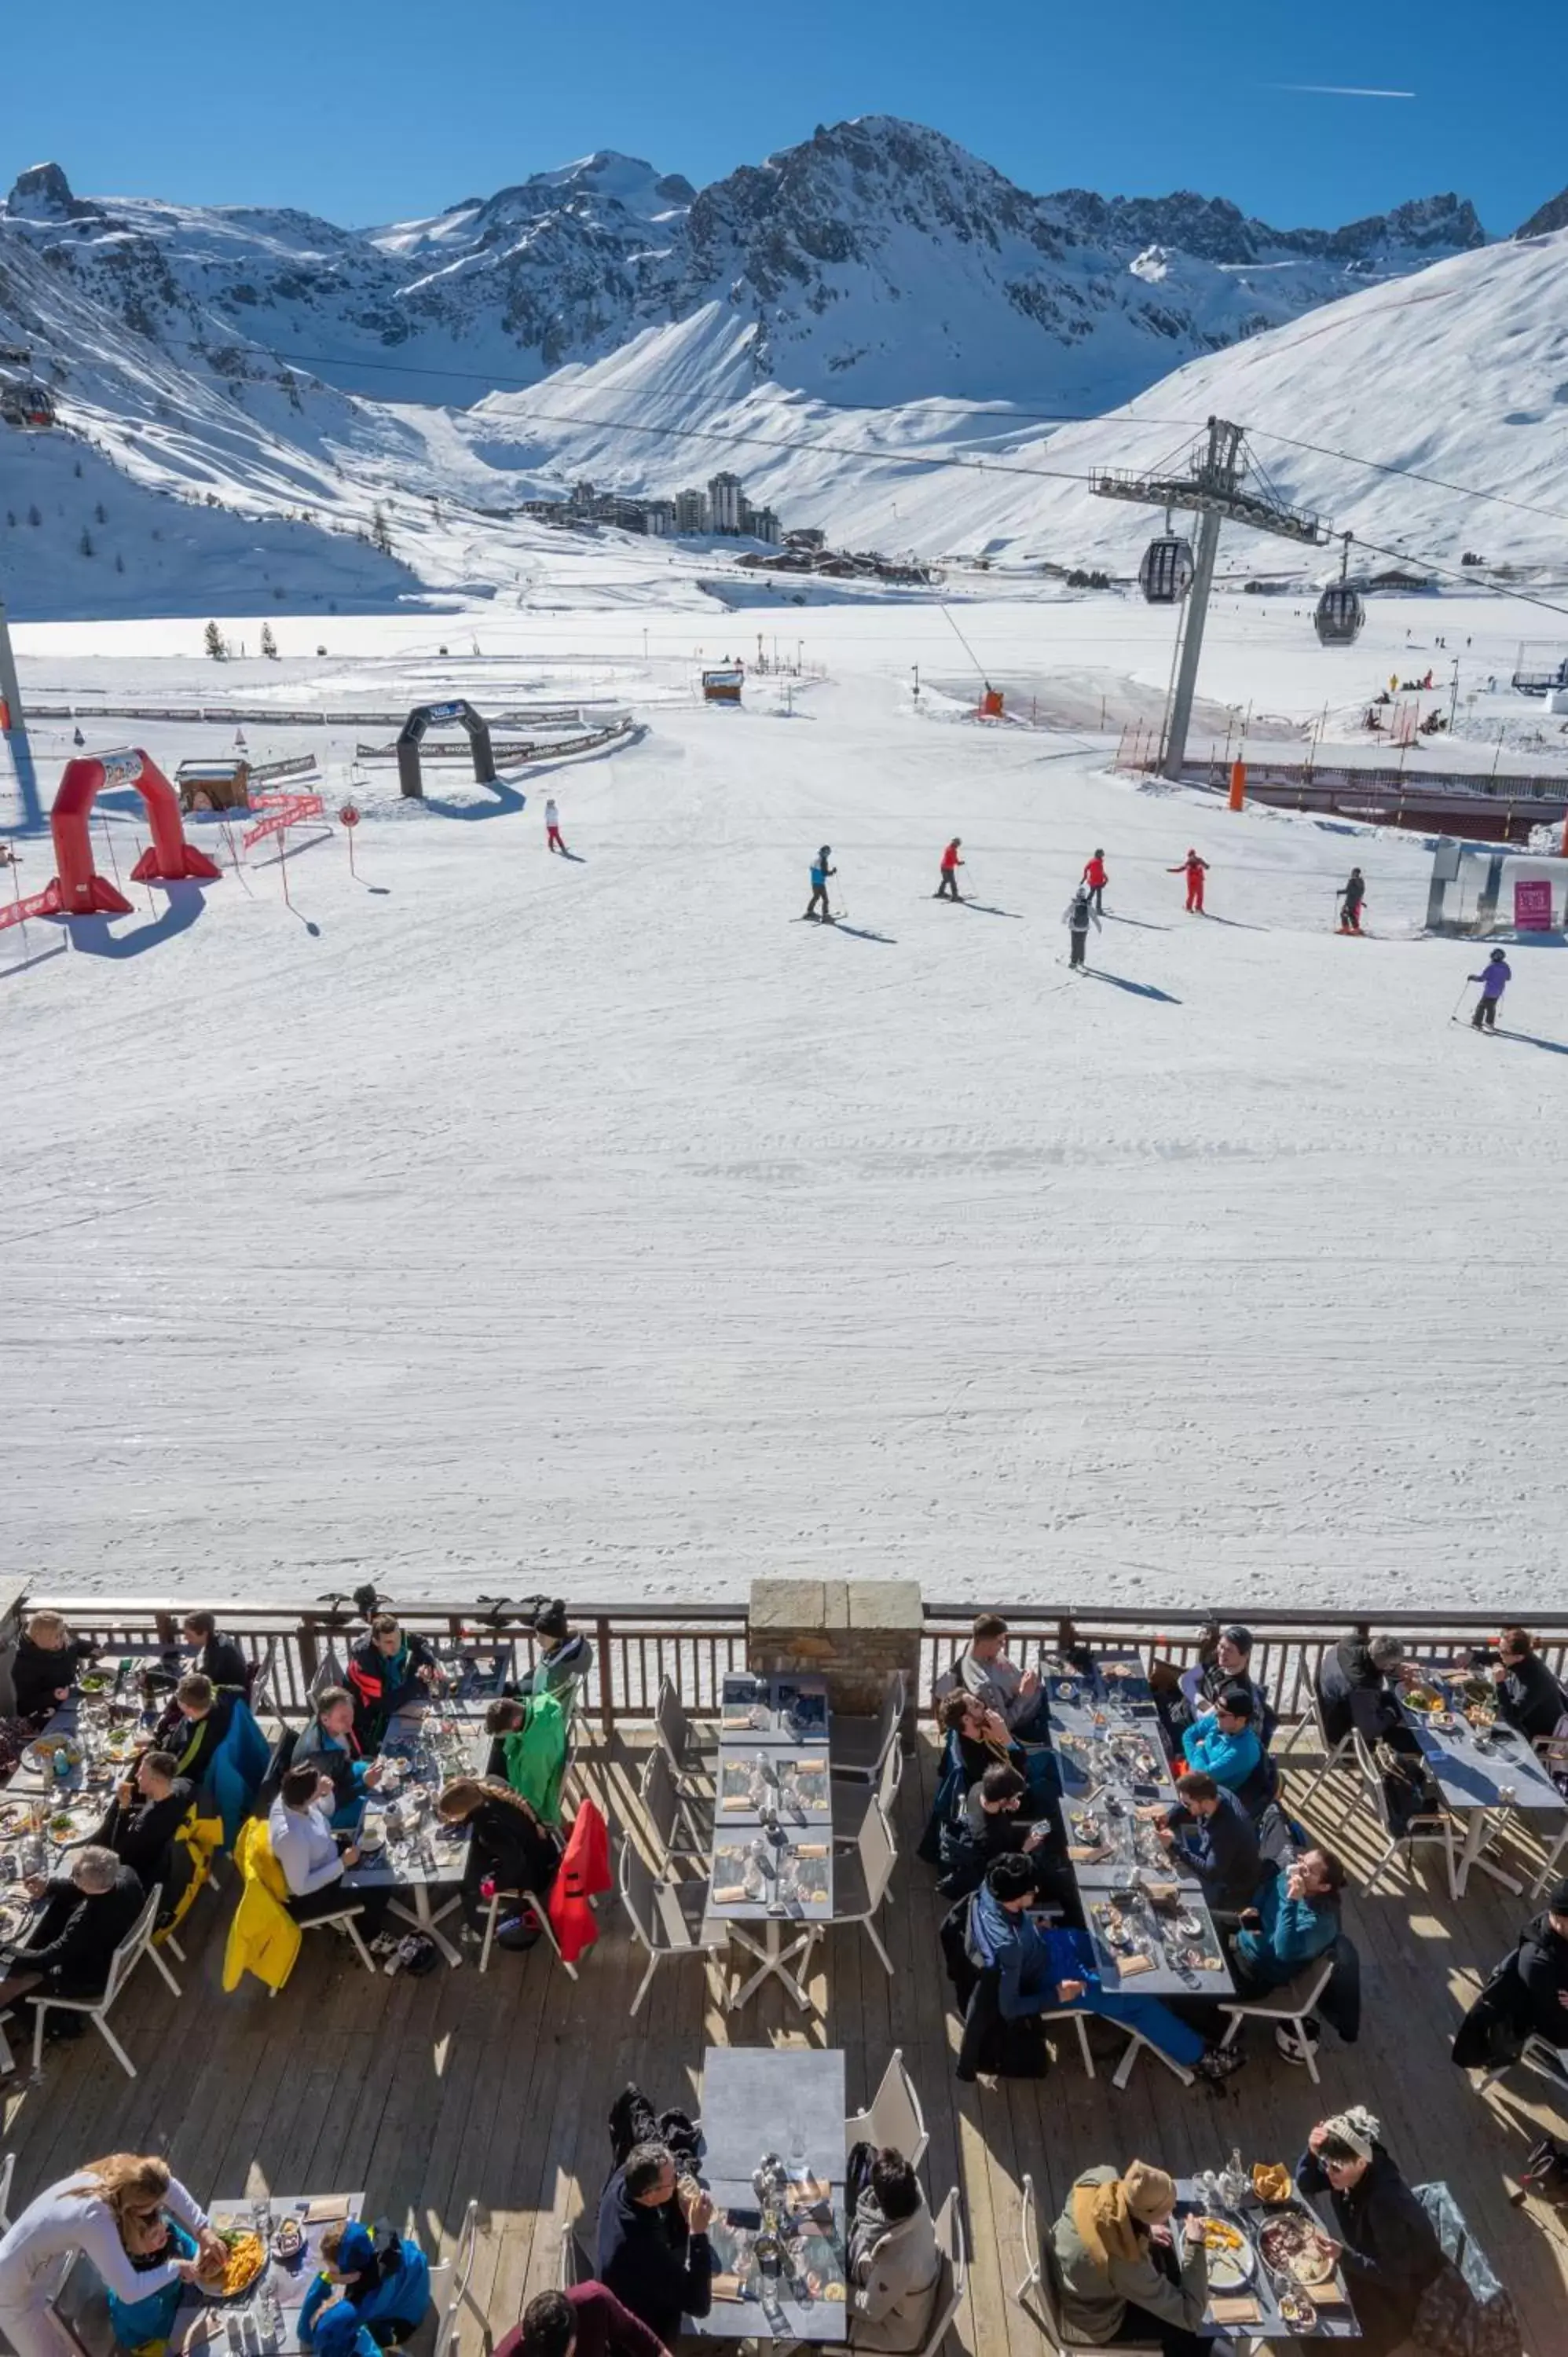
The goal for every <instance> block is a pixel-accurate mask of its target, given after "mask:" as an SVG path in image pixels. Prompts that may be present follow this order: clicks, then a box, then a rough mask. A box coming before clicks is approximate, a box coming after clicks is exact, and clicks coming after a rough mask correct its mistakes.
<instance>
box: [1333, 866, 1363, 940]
mask: <svg viewBox="0 0 1568 2357" xmlns="http://www.w3.org/2000/svg"><path fill="white" fill-rule="evenodd" d="M1366 897H1367V879H1366V877H1364V876H1363V875H1362V873H1361V871H1360V869H1359V867H1352V869H1351V870H1350V875H1349V880H1348V883H1347V884H1346V887H1345V889H1344V891H1343V892H1342V893H1341V894H1340V896H1339V900H1340V907H1339V930H1340V931H1341V932H1342V933H1359V931H1360V930H1361V903H1362V902H1363V900H1365V899H1366Z"/></svg>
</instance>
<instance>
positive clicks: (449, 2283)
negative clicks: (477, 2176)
mask: <svg viewBox="0 0 1568 2357" xmlns="http://www.w3.org/2000/svg"><path fill="white" fill-rule="evenodd" d="M478 2241H479V2205H478V2201H470V2202H469V2204H468V2206H467V2210H465V2211H464V2212H463V2223H462V2227H461V2229H460V2231H459V2233H458V2235H457V2242H456V2248H455V2249H454V2251H453V2253H452V2255H451V2257H450V2258H449V2259H440V2260H437V2262H436V2264H435V2266H433V2267H432V2268H431V2270H430V2297H431V2298H432V2300H433V2301H434V2302H435V2344H434V2346H433V2348H432V2350H431V2357H451V2352H452V2351H453V2350H454V2349H456V2345H457V2319H458V2317H459V2316H460V2315H461V2314H462V2309H463V2302H464V2301H465V2299H467V2296H468V2278H469V2276H471V2275H472V2274H473V2272H474V2253H475V2251H476V2250H477V2249H478ZM474 2313H475V2315H476V2316H477V2317H478V2319H479V2326H480V2331H481V2335H482V2334H483V2329H484V2321H485V2318H484V2310H483V2309H481V2308H479V2307H478V2303H476V2304H475V2309H474Z"/></svg>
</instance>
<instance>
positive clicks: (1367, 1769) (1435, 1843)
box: [1350, 1728, 1459, 1900]
mask: <svg viewBox="0 0 1568 2357" xmlns="http://www.w3.org/2000/svg"><path fill="white" fill-rule="evenodd" d="M1350 1742H1351V1746H1352V1749H1354V1752H1355V1757H1356V1766H1357V1769H1358V1770H1359V1774H1360V1778H1361V1792H1362V1798H1363V1799H1364V1800H1365V1802H1366V1803H1367V1806H1368V1809H1369V1812H1370V1813H1371V1814H1372V1815H1373V1816H1374V1817H1375V1818H1376V1820H1377V1823H1378V1826H1379V1829H1380V1831H1381V1832H1382V1833H1383V1834H1385V1835H1387V1837H1388V1838H1387V1845H1386V1846H1385V1848H1384V1850H1383V1853H1382V1855H1381V1857H1380V1858H1379V1860H1378V1862H1377V1864H1376V1866H1374V1867H1373V1868H1372V1870H1371V1872H1370V1874H1369V1875H1368V1877H1367V1883H1366V1889H1367V1895H1368V1897H1369V1898H1370V1896H1371V1894H1372V1892H1373V1891H1374V1890H1375V1889H1377V1887H1378V1885H1379V1883H1380V1881H1381V1880H1382V1878H1383V1875H1384V1873H1385V1871H1386V1870H1387V1868H1388V1867H1389V1865H1390V1863H1391V1860H1392V1858H1393V1857H1394V1855H1395V1852H1396V1851H1398V1850H1403V1851H1404V1852H1405V1854H1406V1857H1407V1859H1408V1861H1409V1863H1410V1865H1411V1866H1412V1869H1413V1867H1414V1863H1415V1853H1416V1851H1417V1850H1418V1849H1421V1848H1425V1849H1440V1850H1441V1851H1442V1852H1443V1856H1444V1862H1445V1864H1446V1866H1447V1868H1448V1896H1449V1897H1450V1899H1454V1900H1456V1899H1457V1898H1458V1896H1459V1852H1458V1850H1457V1848H1456V1847H1455V1839H1454V1820H1453V1818H1452V1817H1451V1816H1450V1815H1449V1813H1448V1812H1447V1810H1446V1809H1441V1810H1439V1811H1438V1812H1437V1813H1435V1814H1426V1815H1423V1816H1418V1817H1412V1818H1411V1819H1410V1820H1409V1822H1408V1823H1407V1824H1404V1825H1400V1824H1397V1823H1396V1822H1395V1819H1394V1813H1393V1810H1392V1808H1391V1805H1390V1802H1389V1795H1388V1790H1387V1787H1386V1786H1385V1784H1384V1782H1383V1773H1382V1770H1381V1769H1380V1767H1379V1766H1378V1763H1377V1761H1376V1760H1374V1759H1373V1757H1372V1754H1371V1752H1370V1750H1369V1749H1368V1746H1367V1739H1366V1738H1365V1736H1364V1735H1362V1734H1361V1733H1360V1731H1359V1728H1358V1729H1353V1730H1352V1733H1351V1737H1350Z"/></svg>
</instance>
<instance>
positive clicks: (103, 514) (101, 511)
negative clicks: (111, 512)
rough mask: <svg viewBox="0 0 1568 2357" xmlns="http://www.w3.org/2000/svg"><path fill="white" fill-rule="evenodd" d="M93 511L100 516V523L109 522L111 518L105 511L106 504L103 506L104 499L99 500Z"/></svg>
mask: <svg viewBox="0 0 1568 2357" xmlns="http://www.w3.org/2000/svg"><path fill="white" fill-rule="evenodd" d="M92 512H93V514H94V515H95V516H96V517H97V518H98V521H99V522H100V523H107V522H108V521H109V518H108V515H107V513H106V512H105V511H104V506H103V502H102V500H99V502H98V505H97V506H96V507H95V508H94V509H93V511H92Z"/></svg>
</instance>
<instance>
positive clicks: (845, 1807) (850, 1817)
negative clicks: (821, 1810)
mask: <svg viewBox="0 0 1568 2357" xmlns="http://www.w3.org/2000/svg"><path fill="white" fill-rule="evenodd" d="M903 1781H904V1753H903V1749H902V1748H901V1746H900V1745H898V1744H897V1743H892V1744H889V1746H888V1748H887V1757H886V1760H884V1761H883V1763H882V1773H881V1775H880V1776H879V1777H878V1778H877V1780H876V1781H875V1784H867V1783H865V1782H864V1781H862V1779H861V1778H860V1777H858V1776H853V1777H852V1776H845V1777H839V1776H834V1777H833V1778H832V1782H831V1784H830V1787H829V1789H830V1791H831V1792H832V1811H833V1846H834V1848H835V1849H853V1848H854V1846H855V1844H856V1843H857V1842H858V1841H859V1839H860V1829H861V1827H862V1825H863V1824H865V1820H866V1818H867V1817H868V1816H869V1815H870V1813H871V1812H872V1810H873V1809H874V1808H877V1809H880V1810H881V1812H882V1813H883V1815H884V1816H885V1817H886V1820H887V1822H888V1824H892V1822H893V1811H894V1808H895V1806H896V1805H897V1799H898V1787H899V1785H900V1784H901V1783H902V1782H903Z"/></svg>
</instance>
